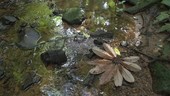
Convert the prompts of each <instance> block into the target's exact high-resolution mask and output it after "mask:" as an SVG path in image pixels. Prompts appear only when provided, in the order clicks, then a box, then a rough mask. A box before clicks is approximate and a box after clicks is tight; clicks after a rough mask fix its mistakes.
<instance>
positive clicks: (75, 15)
mask: <svg viewBox="0 0 170 96" xmlns="http://www.w3.org/2000/svg"><path fill="white" fill-rule="evenodd" d="M62 19H63V21H66V22H67V23H69V24H78V25H80V24H81V23H82V21H83V20H84V19H85V18H84V12H83V10H82V9H80V8H70V9H68V10H67V11H66V12H65V13H64V14H63V17H62Z"/></svg>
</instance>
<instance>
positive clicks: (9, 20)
mask: <svg viewBox="0 0 170 96" xmlns="http://www.w3.org/2000/svg"><path fill="white" fill-rule="evenodd" d="M16 21H17V18H16V17H14V16H4V17H3V19H2V22H3V24H5V25H11V24H13V23H15V22H16Z"/></svg>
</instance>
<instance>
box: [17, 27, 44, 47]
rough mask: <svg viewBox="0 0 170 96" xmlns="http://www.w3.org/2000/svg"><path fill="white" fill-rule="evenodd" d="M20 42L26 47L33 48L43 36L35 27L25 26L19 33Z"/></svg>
mask: <svg viewBox="0 0 170 96" xmlns="http://www.w3.org/2000/svg"><path fill="white" fill-rule="evenodd" d="M19 38H20V42H19V43H18V44H17V45H18V46H19V47H21V48H24V49H33V48H34V47H36V45H37V42H38V40H39V39H40V38H41V36H40V34H39V32H37V31H36V30H35V29H33V28H29V27H28V28H25V29H23V30H22V31H21V32H20V33H19Z"/></svg>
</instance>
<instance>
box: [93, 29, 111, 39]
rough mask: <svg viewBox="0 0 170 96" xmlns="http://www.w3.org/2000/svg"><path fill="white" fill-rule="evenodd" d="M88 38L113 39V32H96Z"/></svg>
mask: <svg viewBox="0 0 170 96" xmlns="http://www.w3.org/2000/svg"><path fill="white" fill-rule="evenodd" d="M90 36H91V37H93V38H108V39H112V38H113V32H105V31H104V30H97V31H96V32H94V33H91V34H90Z"/></svg>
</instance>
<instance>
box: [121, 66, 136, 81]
mask: <svg viewBox="0 0 170 96" xmlns="http://www.w3.org/2000/svg"><path fill="white" fill-rule="evenodd" d="M122 76H123V78H124V79H125V80H126V81H128V82H134V81H135V79H134V77H133V76H132V74H131V73H130V72H129V71H128V70H127V69H125V68H123V67H122Z"/></svg>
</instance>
